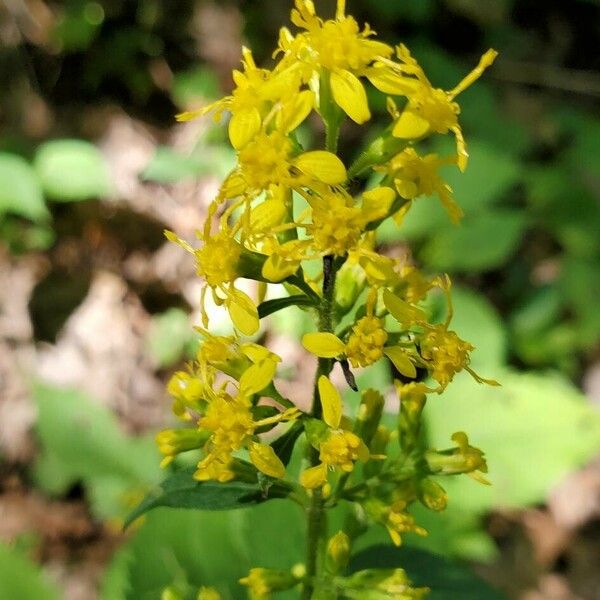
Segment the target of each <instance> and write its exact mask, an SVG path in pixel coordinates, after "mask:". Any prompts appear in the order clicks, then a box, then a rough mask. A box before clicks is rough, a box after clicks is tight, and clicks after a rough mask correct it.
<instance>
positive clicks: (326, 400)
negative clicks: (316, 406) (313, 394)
mask: <svg viewBox="0 0 600 600" xmlns="http://www.w3.org/2000/svg"><path fill="white" fill-rule="evenodd" d="M317 385H318V387H319V398H320V399H321V408H322V409H323V421H325V423H327V425H329V427H333V428H334V429H337V428H338V427H339V426H340V422H341V420H342V398H341V397H340V393H339V392H338V391H337V388H336V387H335V386H334V385H333V383H331V381H329V378H328V377H326V376H325V375H321V377H319V381H318V383H317Z"/></svg>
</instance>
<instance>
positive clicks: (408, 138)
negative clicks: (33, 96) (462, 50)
mask: <svg viewBox="0 0 600 600" xmlns="http://www.w3.org/2000/svg"><path fill="white" fill-rule="evenodd" d="M291 20H292V23H293V25H294V26H295V28H296V29H295V31H294V32H292V31H290V30H289V29H288V28H285V27H284V28H282V29H281V32H280V35H279V44H278V47H277V50H276V51H275V53H274V55H273V56H274V59H275V63H274V66H273V68H271V69H266V68H259V67H257V66H256V64H255V62H254V59H253V57H252V53H251V51H250V50H248V49H244V50H243V61H242V70H240V71H234V73H233V80H234V82H235V88H234V90H233V92H232V93H231V95H230V96H227V97H226V98H224V99H222V100H219V101H217V102H215V103H214V104H211V105H210V106H207V107H204V108H202V109H200V110H198V111H194V112H187V113H183V114H181V115H179V117H178V118H179V120H182V121H183V120H189V119H193V118H196V117H200V116H203V115H205V114H207V113H213V115H214V117H215V118H216V119H217V120H218V119H220V118H221V117H222V116H223V115H224V114H228V116H229V122H228V128H229V139H230V142H231V144H232V146H233V148H234V149H235V151H236V153H237V164H236V166H235V168H234V169H233V170H232V171H231V173H230V174H229V175H228V176H227V178H226V179H225V181H224V183H223V185H222V187H221V189H220V191H219V193H218V195H217V197H216V198H215V199H214V201H213V202H212V203H211V205H210V208H209V210H208V215H207V218H206V222H205V224H204V227H203V229H202V230H201V231H199V232H198V239H199V245H192V244H191V243H189V242H187V241H184V240H181V239H179V238H177V236H175V234H173V233H171V232H168V233H167V237H168V238H169V239H171V240H173V241H175V242H177V243H179V244H180V245H181V246H182V247H183V248H185V249H186V250H187V251H189V252H190V253H191V254H193V255H194V258H195V261H196V266H197V273H198V275H199V276H200V277H201V278H202V280H203V282H204V287H203V291H202V307H201V308H202V327H199V328H198V331H199V332H200V334H201V336H202V342H201V344H200V348H199V351H198V354H197V356H196V358H195V360H194V361H193V362H192V363H191V364H189V365H188V369H187V370H186V371H181V372H178V373H175V375H174V376H173V377H172V379H171V381H170V382H169V385H168V390H169V392H170V394H171V396H172V397H173V401H174V402H173V411H174V413H175V415H176V416H177V417H178V418H179V419H181V420H182V421H183V422H185V424H186V425H187V426H186V427H182V428H178V429H170V430H167V431H163V432H161V433H160V434H159V435H158V444H159V448H160V450H161V452H162V453H163V454H164V457H165V458H164V460H163V465H167V464H169V463H171V462H172V461H173V460H174V459H175V458H176V457H177V456H178V455H179V454H181V453H186V452H189V451H196V452H197V453H199V455H200V458H199V460H198V462H197V464H196V466H195V468H194V470H193V472H189V471H185V472H184V474H183V475H182V473H181V472H176V474H175V475H173V476H172V477H175V478H178V479H177V481H179V483H180V484H181V482H182V477H184V478H187V479H188V480H187V481H183V488H182V490H183V491H182V490H179V493H180V495H179V496H178V499H177V500H176V501H175V500H173V498H172V499H171V501H170V505H174V506H192V505H194V506H200V507H202V506H203V504H202V502H203V501H202V500H200V501H198V500H197V499H198V498H202V497H203V494H204V495H205V496H204V497H206V498H208V496H209V495H210V497H211V499H214V502H213V503H216V504H220V506H219V508H236V507H239V506H243V505H248V504H252V503H258V502H265V501H268V500H269V499H271V498H289V499H290V501H293V502H295V503H297V504H298V505H299V506H300V507H302V509H303V510H304V512H305V515H306V519H307V529H306V532H307V541H306V559H305V562H304V564H302V565H290V568H289V570H287V571H279V570H277V571H276V570H270V569H268V568H267V567H266V566H264V565H257V566H256V568H253V569H252V570H251V571H250V573H248V575H247V576H246V577H244V578H243V579H242V580H241V583H242V584H243V585H245V586H247V587H248V593H249V597H250V598H253V599H260V598H269V597H271V595H272V594H274V593H276V592H278V591H283V590H290V589H293V588H298V590H299V592H298V593H299V596H300V597H301V598H303V599H304V600H309V599H325V598H327V599H335V598H340V599H341V598H361V599H367V600H383V599H398V600H405V599H410V598H423V597H424V596H425V595H426V593H427V589H426V588H415V587H413V586H412V584H411V582H410V581H409V580H408V578H407V576H406V574H405V573H404V571H403V570H402V569H401V568H398V569H392V570H389V569H386V570H368V571H359V572H354V573H352V574H348V573H347V572H346V566H347V564H348V561H349V558H350V555H351V552H352V544H353V542H354V540H355V539H356V537H357V536H358V535H359V534H360V533H361V532H364V531H365V530H366V529H367V528H368V527H369V526H371V525H378V526H382V527H384V528H385V529H386V530H387V531H388V532H389V536H390V538H391V541H392V542H393V543H394V544H396V545H399V544H400V543H401V541H402V537H403V536H404V535H405V534H408V535H410V534H416V535H425V534H426V533H427V532H426V531H425V530H424V529H423V528H422V527H421V526H420V525H419V524H418V523H417V522H416V521H415V519H414V518H413V516H412V515H411V513H410V512H409V508H410V506H411V505H412V504H413V503H415V502H419V503H421V504H423V505H424V506H425V507H427V508H428V509H430V510H433V511H441V510H444V508H445V507H446V504H447V497H446V493H445V491H444V488H443V478H444V477H447V476H453V475H461V474H466V475H469V476H471V477H473V478H474V479H476V480H477V481H479V482H481V483H483V484H487V483H488V482H487V480H486V478H485V473H486V472H487V465H486V461H485V457H484V454H483V452H482V451H481V450H479V449H477V448H474V447H473V446H471V445H470V443H469V439H468V437H467V435H466V434H465V433H464V432H456V433H455V434H454V435H453V436H452V439H451V440H449V442H448V447H447V448H445V449H441V450H437V449H434V448H428V447H427V443H426V439H425V437H424V434H423V431H422V415H423V411H424V410H425V406H426V402H427V399H428V398H434V401H438V400H437V398H436V397H437V396H438V395H440V394H442V393H443V391H444V390H445V388H446V387H447V386H448V385H450V383H451V382H452V379H453V377H454V376H455V375H456V374H457V373H458V372H460V371H462V370H466V371H467V372H468V373H470V374H471V375H472V376H473V377H474V378H475V380H476V381H477V382H479V383H486V384H492V385H494V384H495V382H493V381H488V380H485V379H483V378H482V377H480V376H479V375H478V374H476V373H475V372H474V371H473V370H472V369H471V367H470V366H469V363H470V355H471V352H472V351H473V350H474V348H473V346H471V344H469V343H468V342H467V341H465V340H462V339H461V338H460V337H459V336H458V335H457V334H456V333H455V332H454V331H453V330H452V329H451V326H452V302H451V284H450V280H449V278H448V277H447V276H445V275H440V276H434V277H430V276H427V275H426V274H424V273H422V272H420V271H419V270H418V269H417V268H416V267H415V266H414V265H412V264H410V262H409V261H408V259H402V260H400V259H395V258H391V257H389V256H386V255H384V254H381V253H380V252H378V249H377V246H376V240H375V230H376V228H377V227H378V226H379V225H380V224H381V223H382V222H383V221H384V220H385V219H388V218H390V217H391V218H393V219H394V220H395V221H396V223H397V224H398V226H400V227H401V226H402V219H403V217H404V216H405V214H406V213H407V211H408V210H409V209H410V207H411V206H412V204H413V203H414V202H415V201H419V202H420V201H422V202H427V201H430V200H425V199H421V197H422V196H433V195H437V196H438V197H439V200H440V201H441V202H442V204H443V206H444V207H445V208H446V209H447V211H448V214H449V218H450V219H452V220H453V221H455V222H457V221H459V220H460V218H461V215H462V212H461V209H460V207H459V206H458V204H457V203H456V202H455V200H454V198H453V195H452V190H451V189H450V187H449V186H448V184H447V183H445V182H444V180H443V178H442V175H441V173H440V169H441V168H442V167H443V166H448V165H450V166H455V167H456V168H458V169H460V170H461V171H464V170H465V168H466V167H467V162H468V153H467V145H466V142H465V140H464V136H463V133H462V129H461V127H460V122H459V113H460V108H459V105H458V103H457V102H456V98H457V96H458V95H459V94H460V93H461V92H462V91H463V90H464V89H465V88H467V87H468V86H470V85H471V84H472V83H473V82H474V81H475V80H476V79H477V78H478V77H480V76H481V74H482V73H483V71H484V69H486V68H487V67H488V66H489V65H491V64H492V62H493V60H494V58H495V56H496V52H495V51H493V50H488V51H487V52H486V53H485V54H484V55H483V57H482V58H481V60H480V62H479V64H478V65H477V66H476V67H475V69H474V70H473V71H472V72H471V73H469V74H468V75H467V76H466V77H465V78H464V79H463V80H462V81H461V82H459V83H458V84H457V85H456V87H455V88H453V89H452V90H450V91H445V90H442V89H438V88H436V87H434V86H433V84H432V83H431V82H430V81H429V79H428V78H427V77H426V75H425V73H424V72H423V69H422V68H421V67H420V66H419V64H418V63H417V61H416V60H415V59H414V58H413V57H412V55H411V54H410V52H409V50H408V49H407V48H406V47H405V46H404V45H399V46H397V47H392V46H389V45H388V44H386V43H383V42H381V41H378V40H376V39H375V32H374V31H372V30H371V29H370V28H369V26H368V25H365V26H364V28H361V27H360V26H359V24H358V23H357V22H356V20H355V19H354V18H353V17H351V16H349V15H347V14H346V10H345V2H344V0H338V1H337V10H336V13H335V18H333V19H328V20H325V19H322V18H321V17H319V16H318V15H317V14H316V11H315V7H314V5H313V2H312V1H311V0H296V1H295V8H294V9H293V10H292V12H291ZM367 88H370V93H379V94H383V95H384V96H385V97H386V98H387V107H388V112H389V116H390V118H389V122H388V126H387V128H386V129H385V130H384V131H383V133H381V135H379V136H378V137H377V138H376V139H375V140H373V141H372V142H371V143H370V144H369V145H368V146H367V147H366V148H364V150H363V151H362V152H361V153H360V154H359V156H358V158H357V159H356V161H355V162H354V163H353V164H351V165H349V166H346V165H345V164H344V162H343V161H342V159H341V158H340V157H339V156H338V154H337V147H338V138H339V135H340V130H341V127H342V125H343V123H344V121H345V120H350V121H353V122H354V123H355V124H357V125H363V126H364V125H365V124H367V123H368V121H369V119H370V118H371V111H370V108H369V103H368V100H367V91H366V90H367ZM309 118H310V119H313V120H316V119H318V120H320V121H321V122H322V123H323V126H324V131H325V136H324V138H325V139H324V145H323V147H319V148H304V147H303V146H302V144H301V142H300V139H299V137H298V136H297V131H298V127H300V125H301V124H302V123H304V122H305V121H306V120H307V119H309ZM438 135H451V136H453V138H454V140H455V148H456V151H455V153H454V154H452V155H450V156H443V157H440V156H438V155H436V154H431V153H425V152H423V151H422V150H420V148H421V147H422V146H423V144H422V142H423V141H425V140H426V139H428V138H430V137H431V136H438ZM367 178H368V179H369V181H375V182H376V183H375V185H374V186H372V187H370V189H367V190H364V191H362V192H360V193H357V192H356V190H355V187H356V183H357V182H358V181H364V180H366V179H367ZM315 259H317V260H318V262H319V264H320V265H321V266H320V270H319V272H318V274H317V275H316V276H315V275H314V274H313V275H312V276H310V277H309V276H308V275H307V272H306V270H305V269H306V265H307V264H308V263H309V261H312V262H313V263H314V261H315ZM242 279H250V280H254V281H256V282H258V286H257V290H258V292H257V297H256V298H252V297H250V295H248V294H247V293H246V292H245V291H243V290H242V287H241V286H240V280H242ZM271 284H283V287H284V288H285V290H286V291H287V293H288V295H287V296H286V297H283V298H281V297H280V298H275V299H268V300H265V299H264V298H265V297H266V296H265V294H266V292H267V290H268V288H269V286H270V285H271ZM280 287H281V286H280ZM207 294H210V295H211V297H212V300H213V301H214V303H216V304H217V305H220V306H224V307H225V308H226V310H227V311H228V314H229V317H230V319H231V322H232V324H233V327H234V331H235V333H234V334H233V335H231V336H217V335H213V334H212V333H210V331H209V327H210V323H209V315H208V312H207V311H206V309H205V308H204V302H205V299H206V295H207ZM435 294H439V295H441V296H443V297H444V298H445V301H446V303H447V318H446V320H445V321H443V322H441V323H440V322H434V321H432V320H431V316H430V314H429V312H428V309H427V302H426V301H427V300H428V298H430V296H432V295H435ZM291 306H298V307H300V308H302V309H303V310H306V311H308V312H310V313H311V314H312V315H313V316H314V317H315V319H314V331H313V332H311V333H307V334H306V335H304V337H303V338H302V340H300V341H301V343H302V345H303V346H304V348H305V349H306V350H307V351H308V352H309V353H311V354H312V355H313V356H314V359H315V363H316V376H315V381H314V393H313V398H312V405H311V406H309V407H301V406H299V405H298V404H297V402H296V400H295V399H294V398H293V397H292V398H289V397H286V396H284V395H283V394H282V393H280V391H279V389H278V386H277V375H278V368H279V365H280V363H281V359H280V357H279V356H277V354H275V353H274V352H272V351H270V350H269V349H268V348H267V347H265V346H263V345H261V344H260V343H258V342H256V341H253V340H254V339H255V338H252V337H250V339H248V336H255V335H256V334H257V333H258V332H259V328H260V321H261V319H263V318H265V317H267V316H268V315H270V314H272V313H274V312H276V311H284V310H286V309H287V308H288V307H291ZM379 361H386V362H388V363H389V368H390V369H392V371H393V373H395V386H394V392H395V393H394V398H392V399H391V400H390V399H389V398H388V400H390V401H389V402H388V403H387V404H386V406H391V405H393V406H395V407H397V408H394V409H393V411H394V415H395V416H394V418H395V422H396V426H395V428H389V427H386V426H385V425H384V424H383V423H382V415H383V413H384V403H385V402H384V396H383V394H382V392H383V391H384V390H374V389H363V390H359V391H360V392H361V401H360V405H359V407H358V410H357V411H356V412H354V413H352V412H351V411H350V410H349V409H348V407H346V406H344V402H343V399H342V393H341V390H340V386H339V385H338V384H335V383H334V382H333V380H332V375H333V374H334V372H336V371H338V372H339V373H341V374H343V376H344V378H341V377H338V378H337V379H336V381H338V382H339V381H344V379H345V381H346V383H347V385H348V386H349V387H350V388H352V389H354V390H357V389H358V388H357V385H356V381H355V377H354V371H355V370H356V369H359V368H360V369H363V368H369V367H371V366H372V365H374V364H375V363H377V362H379ZM265 399H266V400H268V401H267V402H265ZM386 422H387V421H386ZM275 428H276V429H275ZM292 449H295V453H296V454H302V455H303V457H304V464H303V466H302V468H301V469H300V472H299V473H297V472H296V471H294V469H293V468H292V467H290V464H289V463H290V456H291V454H292ZM167 483H168V482H167ZM169 485H170V487H169ZM174 485H175V484H174V483H171V484H168V485H167V484H165V486H164V489H165V490H167V491H168V490H169V489H171V490H172V489H174V487H173V486H174ZM186 494H187V495H186ZM192 496H193V498H194V499H195V500H194V502H196V503H195V504H194V502H192V500H191V498H192ZM211 501H213V500H211ZM156 504H157V502H154V504H153V500H152V498H150V500H149V501H146V502H145V504H143V505H142V508H141V509H140V510H139V511H138V513H136V514H139V513H140V512H143V511H144V510H145V509H146V508H148V507H151V506H153V505H156ZM340 504H344V505H345V506H346V507H347V508H348V515H349V516H348V519H347V527H345V529H344V530H343V531H339V532H337V533H336V532H328V531H327V520H326V515H327V512H328V511H329V510H331V509H333V508H335V507H336V506H339V505H340ZM213 508H214V506H213ZM199 597H200V598H210V599H213V598H214V599H216V598H218V597H219V595H218V592H217V591H216V590H212V589H208V588H203V590H202V591H201V592H200V596H199Z"/></svg>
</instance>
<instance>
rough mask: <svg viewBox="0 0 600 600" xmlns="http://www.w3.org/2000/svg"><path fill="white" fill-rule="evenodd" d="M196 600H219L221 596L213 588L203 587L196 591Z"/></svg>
mask: <svg viewBox="0 0 600 600" xmlns="http://www.w3.org/2000/svg"><path fill="white" fill-rule="evenodd" d="M197 600H221V594H219V592H217V590H215V588H209V587H203V588H200V590H199V591H198V598H197Z"/></svg>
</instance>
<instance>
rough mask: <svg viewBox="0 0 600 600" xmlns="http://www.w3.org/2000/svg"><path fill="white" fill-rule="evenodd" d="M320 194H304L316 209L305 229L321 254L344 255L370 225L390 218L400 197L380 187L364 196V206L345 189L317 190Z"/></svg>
mask: <svg viewBox="0 0 600 600" xmlns="http://www.w3.org/2000/svg"><path fill="white" fill-rule="evenodd" d="M313 191H315V192H317V193H313V194H305V193H303V194H302V195H303V196H304V197H305V198H306V200H307V202H308V203H309V204H310V206H311V209H312V223H310V224H309V225H306V226H305V229H306V231H307V233H308V234H309V235H310V236H312V241H313V244H314V248H315V250H316V252H317V253H318V254H320V255H327V254H334V255H336V256H344V255H345V254H346V253H347V252H348V251H349V250H352V249H354V248H355V247H356V246H357V244H358V241H359V239H360V238H361V236H362V235H363V233H364V231H365V228H366V226H367V224H368V223H370V222H371V221H375V220H377V219H380V218H383V217H384V216H387V212H388V210H389V208H390V206H391V205H392V202H393V201H394V198H395V197H396V194H395V193H394V190H392V189H391V188H389V187H385V186H383V187H377V188H374V189H372V190H370V191H368V192H365V193H364V194H363V196H362V202H361V204H360V205H358V204H356V203H355V201H354V199H353V198H352V197H351V196H350V194H348V193H347V192H346V191H345V190H343V189H337V190H331V189H329V188H326V187H325V186H318V187H313Z"/></svg>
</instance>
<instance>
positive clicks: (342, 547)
mask: <svg viewBox="0 0 600 600" xmlns="http://www.w3.org/2000/svg"><path fill="white" fill-rule="evenodd" d="M350 549H351V548H350V538H349V537H348V536H347V535H346V534H345V533H344V532H343V531H338V532H337V533H336V534H335V535H334V536H333V537H332V538H331V539H330V540H329V543H328V544H327V569H328V570H329V571H330V572H331V573H333V574H334V575H335V574H337V573H340V572H342V571H343V570H344V569H345V568H346V565H347V564H348V561H349V560H350Z"/></svg>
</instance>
